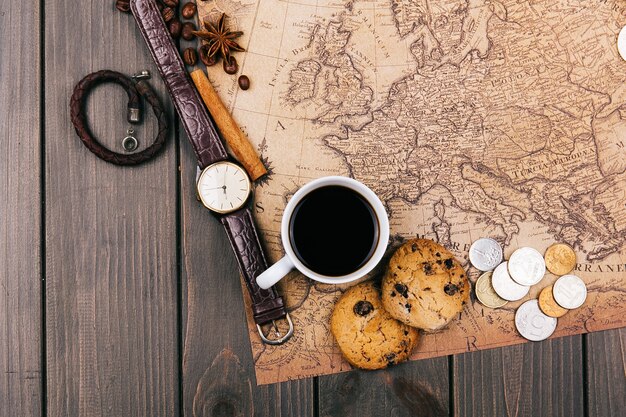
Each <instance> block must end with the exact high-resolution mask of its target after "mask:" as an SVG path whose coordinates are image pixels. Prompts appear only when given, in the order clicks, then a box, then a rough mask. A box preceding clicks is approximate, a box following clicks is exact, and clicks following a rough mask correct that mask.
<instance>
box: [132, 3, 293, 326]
mask: <svg viewBox="0 0 626 417" xmlns="http://www.w3.org/2000/svg"><path fill="white" fill-rule="evenodd" d="M130 5H131V11H132V13H133V15H134V16H135V20H136V21H137V24H138V25H139V29H140V30H141V34H142V35H143V38H144V40H145V41H146V44H147V45H148V49H150V53H151V54H152V58H154V61H155V62H156V64H157V68H158V69H159V73H160V74H161V77H162V78H163V81H164V82H165V85H166V86H167V89H168V91H169V94H170V96H171V98H172V101H173V102H174V107H175V108H176V111H177V112H178V115H179V116H180V119H181V121H182V123H183V127H184V129H185V132H187V137H188V138H189V141H190V142H191V144H192V145H193V147H194V150H195V151H196V155H197V156H198V164H199V165H200V168H205V167H206V166H208V165H210V164H212V163H214V162H217V161H223V160H226V159H228V154H227V153H226V150H225V149H224V145H223V144H222V142H221V140H220V139H219V136H218V134H217V131H216V129H215V126H214V125H213V122H212V121H211V119H210V118H209V115H208V113H207V110H206V109H205V107H204V105H203V103H202V100H201V99H200V96H199V95H198V92H197V91H196V89H195V87H194V85H193V83H192V81H191V79H190V76H189V74H188V73H187V71H186V69H185V66H184V64H183V62H182V60H181V58H180V55H179V53H178V50H177V49H176V46H175V45H174V41H173V40H172V38H171V36H170V34H169V32H168V30H167V27H166V26H165V23H164V22H163V19H162V17H161V13H160V12H159V9H158V8H157V6H156V3H155V2H154V0H131V2H130ZM220 219H221V222H222V224H223V225H224V227H225V228H226V231H227V233H228V238H229V240H230V243H231V245H232V247H233V250H234V251H235V254H236V256H237V262H238V263H239V267H240V269H241V272H242V274H243V276H244V279H245V282H246V285H247V287H248V290H249V293H250V298H251V299H252V311H253V315H254V320H255V322H256V323H257V324H265V323H267V322H270V321H272V320H276V319H280V318H283V317H285V316H286V311H285V307H284V304H283V300H282V298H281V297H280V296H279V295H278V294H277V293H276V290H275V289H274V288H270V289H268V290H264V289H261V288H260V287H259V286H258V285H257V283H256V277H257V276H258V275H259V274H260V273H261V272H263V271H264V270H266V269H267V261H266V259H265V255H264V254H263V249H262V247H261V242H260V241H259V237H258V235H257V231H256V227H255V225H254V219H253V218H252V213H251V212H250V209H249V208H247V207H246V208H243V209H240V210H237V211H235V212H233V213H229V214H226V215H223V216H221V217H220Z"/></svg>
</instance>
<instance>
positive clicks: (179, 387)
mask: <svg viewBox="0 0 626 417" xmlns="http://www.w3.org/2000/svg"><path fill="white" fill-rule="evenodd" d="M0 24H1V25H0V28H1V29H0V30H1V31H2V37H1V38H0V54H2V55H1V56H0V78H1V81H2V83H1V84H0V109H1V112H0V141H1V142H0V150H1V154H2V156H1V157H0V189H1V190H2V193H0V213H2V214H3V216H4V218H3V220H4V221H3V222H1V223H0V236H1V238H0V417H4V416H7V417H9V416H10V417H13V416H23V417H31V416H72V417H73V416H81V417H83V416H197V417H200V416H272V417H273V416H297V417H313V416H324V417H326V416H337V417H344V416H375V417H379V416H428V417H433V416H435V417H438V416H497V417H500V416H517V417H520V416H567V417H575V416H581V417H582V416H607V417H608V416H619V415H624V410H626V359H625V358H626V329H621V330H613V331H607V332H600V333H595V334H590V335H585V336H574V337H567V338H563V339H558V340H553V341H547V342H542V343H532V344H525V345H520V346H512V347H507V348H503V349H495V350H490V351H482V352H475V353H468V354H464V355H458V356H455V357H449V358H438V359H432V360H424V361H419V362H413V363H409V364H403V365H399V366H397V367H395V368H392V369H389V370H385V371H379V372H359V371H354V372H350V373H344V374H340V375H335V376H326V377H320V378H313V379H306V380H301V381H295V382H287V383H282V384H277V385H271V386H262V387H257V386H256V383H255V380H254V370H253V364H252V357H251V352H250V347H249V342H248V338H247V332H246V330H245V317H244V312H243V301H242V294H241V288H240V283H239V276H238V272H237V268H236V262H235V258H234V256H233V255H232V253H231V252H230V248H229V246H228V242H227V239H226V236H225V234H224V233H223V230H222V228H221V225H219V224H218V222H217V221H216V220H215V219H214V218H213V217H212V216H210V215H209V213H207V212H206V211H205V210H204V209H203V208H202V207H201V206H200V204H199V203H198V202H197V201H196V199H195V196H194V187H193V181H194V176H195V164H194V158H193V153H192V151H191V147H190V146H189V144H188V143H187V142H186V137H185V134H184V132H182V131H181V130H180V129H179V127H178V124H177V123H176V122H175V121H174V120H175V119H174V118H173V116H172V118H171V120H173V121H174V122H173V123H175V125H174V127H175V128H174V129H173V130H172V132H173V133H172V135H171V137H170V138H169V139H168V145H167V148H166V150H165V152H164V153H163V154H161V155H160V156H159V157H158V158H157V159H155V160H153V161H152V162H150V163H148V164H146V165H143V166H140V167H135V168H119V167H116V166H112V165H109V164H106V163H104V162H102V161H100V160H98V159H97V158H95V157H94V156H93V155H92V154H91V153H89V152H88V151H87V150H86V149H85V148H84V147H83V146H82V145H81V144H80V142H79V141H78V139H77V137H76V135H75V134H74V131H73V128H72V126H71V123H70V120H69V111H68V104H69V98H70V95H71V93H72V89H73V86H74V85H75V84H76V82H78V81H79V80H80V78H82V77H83V76H84V75H86V74H88V73H90V72H92V71H95V70H99V69H104V68H108V69H113V70H118V71H121V72H124V73H133V72H136V71H139V70H141V69H149V70H151V71H152V72H153V73H155V74H156V71H155V68H154V65H153V64H152V62H151V59H150V57H149V55H148V51H147V49H146V48H145V46H144V44H143V41H142V40H141V38H140V35H139V33H138V31H137V29H136V27H135V24H134V22H133V20H132V18H131V17H130V16H128V15H123V14H120V13H118V12H117V10H116V9H115V7H114V2H113V1H105V2H103V1H96V0H83V1H76V0H75V1H71V0H56V1H48V2H44V1H43V0H41V1H40V2H35V1H22V2H9V1H4V2H2V4H1V5H0ZM151 84H152V85H153V86H154V87H155V88H157V90H158V91H159V93H160V95H161V97H162V98H163V99H164V102H166V103H168V108H169V111H170V114H173V112H172V109H171V105H170V104H169V102H168V100H167V97H166V94H165V90H164V87H163V85H162V83H161V82H160V80H159V79H153V80H152V81H151ZM125 106H126V101H125V96H124V93H123V92H122V90H121V89H119V88H116V87H111V86H104V87H101V88H99V89H98V90H97V91H95V92H94V94H93V95H92V96H91V98H90V99H89V103H88V113H89V120H90V121H91V124H92V126H93V129H94V131H95V132H96V135H97V136H98V137H99V138H102V140H103V142H104V143H105V144H106V145H108V146H110V147H118V148H119V140H120V138H121V137H122V136H124V134H125V131H126V128H127V125H126V123H125ZM155 129H156V122H155V120H154V119H153V118H151V116H149V117H148V118H147V121H146V123H145V124H144V125H142V126H141V127H140V128H139V129H138V136H139V139H140V141H141V143H142V144H144V146H145V144H146V143H147V142H148V141H150V140H151V139H152V138H153V136H154V133H155Z"/></svg>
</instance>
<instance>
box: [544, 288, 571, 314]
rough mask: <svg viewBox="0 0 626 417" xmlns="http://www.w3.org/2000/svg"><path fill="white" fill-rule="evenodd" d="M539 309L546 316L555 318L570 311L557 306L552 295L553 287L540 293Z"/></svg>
mask: <svg viewBox="0 0 626 417" xmlns="http://www.w3.org/2000/svg"><path fill="white" fill-rule="evenodd" d="M539 308H540V309H541V311H543V312H544V314H545V315H546V316H550V317H555V318H559V317H561V316H563V315H565V313H567V312H568V311H569V310H568V309H566V308H563V307H561V306H560V305H558V304H557V302H556V300H555V299H554V296H553V295H552V285H550V286H549V287H546V288H544V289H543V290H541V293H539Z"/></svg>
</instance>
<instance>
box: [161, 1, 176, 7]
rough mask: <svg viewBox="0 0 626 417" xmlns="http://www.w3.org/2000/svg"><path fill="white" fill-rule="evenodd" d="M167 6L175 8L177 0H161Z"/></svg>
mask: <svg viewBox="0 0 626 417" xmlns="http://www.w3.org/2000/svg"><path fill="white" fill-rule="evenodd" d="M161 1H162V2H163V4H165V5H166V6H167V7H171V8H172V9H175V8H176V7H177V6H178V0H161Z"/></svg>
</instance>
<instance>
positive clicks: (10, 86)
mask: <svg viewBox="0 0 626 417" xmlns="http://www.w3.org/2000/svg"><path fill="white" fill-rule="evenodd" d="M39 19H40V16H39V4H38V2H33V1H25V2H3V3H2V5H1V6H0V27H2V29H1V31H2V36H0V51H1V53H2V57H1V58H0V74H1V77H2V83H0V109H2V110H0V154H1V155H2V158H1V159H0V190H2V193H1V194H0V213H2V216H3V221H2V222H0V236H1V237H0V416H24V417H31V416H39V415H41V403H42V391H41V388H42V384H41V375H42V374H41V367H42V362H41V267H40V263H41V250H40V248H41V244H40V242H41V233H40V230H41V205H40V204H41V187H40V174H41V167H40V165H41V164H40V159H41V157H40V148H41V145H40V123H39V121H40V120H39V116H40V114H39V113H40V99H41V97H40V87H39V84H40V76H41V74H40V70H39V68H40V62H41V61H40V57H39V52H40V48H39V28H40V21H39ZM24 28H28V29H27V30H25V29H24Z"/></svg>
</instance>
